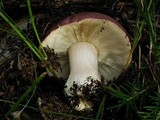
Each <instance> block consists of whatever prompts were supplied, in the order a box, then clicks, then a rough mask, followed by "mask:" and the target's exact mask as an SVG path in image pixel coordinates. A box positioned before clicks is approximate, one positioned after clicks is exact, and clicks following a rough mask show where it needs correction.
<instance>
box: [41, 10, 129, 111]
mask: <svg viewBox="0 0 160 120" xmlns="http://www.w3.org/2000/svg"><path fill="white" fill-rule="evenodd" d="M42 46H43V47H49V48H51V49H54V50H55V52H56V53H57V55H58V57H59V61H60V64H61V67H62V71H61V70H60V71H58V76H60V77H63V78H64V79H67V81H66V85H65V88H64V92H65V94H66V95H67V96H68V97H70V98H74V97H78V102H77V105H76V106H75V109H76V110H78V111H80V110H85V109H91V108H92V104H91V103H90V101H87V99H86V98H87V97H88V96H89V95H91V96H92V95H94V94H97V91H98V89H100V85H101V84H103V85H106V84H107V83H108V81H112V80H114V79H116V78H118V76H119V75H120V74H121V73H122V71H123V70H124V68H125V67H126V65H127V63H128V61H129V54H130V50H131V45H130V41H129V37H128V36H127V33H126V31H125V30H124V28H123V27H122V26H121V25H120V24H119V23H118V22H117V21H116V20H114V19H113V18H111V17H109V16H107V15H104V14H101V13H94V12H84V13H79V14H75V15H72V16H69V17H67V18H65V19H63V20H62V21H60V22H58V23H57V24H56V25H54V27H53V29H52V31H51V32H50V33H49V34H48V35H47V36H46V38H45V39H44V40H43V42H42ZM102 77H103V80H102Z"/></svg>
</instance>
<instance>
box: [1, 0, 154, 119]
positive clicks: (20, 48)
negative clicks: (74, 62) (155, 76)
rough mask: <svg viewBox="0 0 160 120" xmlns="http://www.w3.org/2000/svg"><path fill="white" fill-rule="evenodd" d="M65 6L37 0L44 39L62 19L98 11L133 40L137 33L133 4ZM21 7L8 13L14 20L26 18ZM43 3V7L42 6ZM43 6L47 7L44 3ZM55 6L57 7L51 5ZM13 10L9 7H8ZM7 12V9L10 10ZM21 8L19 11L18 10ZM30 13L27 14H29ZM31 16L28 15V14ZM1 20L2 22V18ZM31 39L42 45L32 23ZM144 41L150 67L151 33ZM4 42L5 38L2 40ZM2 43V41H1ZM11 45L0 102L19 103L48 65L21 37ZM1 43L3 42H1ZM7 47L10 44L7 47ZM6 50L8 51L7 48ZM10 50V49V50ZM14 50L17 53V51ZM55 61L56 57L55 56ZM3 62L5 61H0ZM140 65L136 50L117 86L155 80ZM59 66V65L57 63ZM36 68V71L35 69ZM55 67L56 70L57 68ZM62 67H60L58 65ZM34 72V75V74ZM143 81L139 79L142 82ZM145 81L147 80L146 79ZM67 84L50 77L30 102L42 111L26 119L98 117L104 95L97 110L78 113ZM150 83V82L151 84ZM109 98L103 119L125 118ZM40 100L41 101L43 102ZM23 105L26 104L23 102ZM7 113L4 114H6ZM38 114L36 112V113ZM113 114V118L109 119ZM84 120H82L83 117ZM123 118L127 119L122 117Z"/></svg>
mask: <svg viewBox="0 0 160 120" xmlns="http://www.w3.org/2000/svg"><path fill="white" fill-rule="evenodd" d="M60 1H61V3H60V2H59V3H57V2H56V1H54V2H51V1H48V3H44V2H42V1H39V2H38V1H37V2H36V3H34V2H33V4H32V5H33V6H32V7H33V11H34V12H38V11H39V10H40V9H41V8H43V9H41V10H40V13H38V16H37V17H36V26H37V28H38V32H39V34H40V37H41V38H43V37H44V36H45V35H44V33H45V32H46V30H47V29H49V26H50V25H51V24H53V23H55V22H57V21H58V20H60V19H62V18H64V17H66V16H68V15H70V14H75V13H79V12H84V11H94V12H101V13H106V14H108V15H110V16H111V17H113V18H115V19H117V20H118V21H119V22H120V23H121V24H122V25H123V26H124V27H125V28H126V30H127V31H128V33H129V35H130V36H131V39H132V37H133V34H134V28H135V18H136V17H135V16H136V8H135V5H134V4H133V2H131V1H125V0H123V1H117V0H109V1H107V2H105V1H103V0H101V1H100V0H97V1H96V0H95V1H94V2H93V1H90V0H88V1H86V2H84V1H82V0H76V2H75V1H73V0H71V1H67V2H66V1H65V0H60ZM5 2H6V1H4V6H7V4H8V3H9V0H8V3H7V2H6V3H5ZM18 2H19V3H20V4H16V5H17V6H18V7H17V8H13V7H12V8H11V9H10V10H8V11H7V12H8V13H9V15H10V16H11V17H13V18H14V19H17V18H18V17H19V15H22V14H23V12H22V13H21V12H17V11H21V10H22V11H27V6H26V5H25V3H23V2H20V1H16V3H18ZM10 3H11V4H14V2H10ZM38 3H39V4H38ZM40 3H43V4H40ZM50 3H53V4H50ZM8 8H9V7H8ZM6 9H7V8H6ZM17 9H18V10H17ZM14 10H15V11H16V13H17V14H10V13H13V12H12V11H14ZM25 13H27V12H25ZM26 16H27V14H26ZM0 20H1V19H0ZM3 25H4V26H3V28H7V29H8V27H7V25H6V24H5V23H4V22H3ZM24 31H25V32H26V33H27V35H28V36H29V38H31V39H32V40H33V42H34V43H35V44H36V45H38V43H37V41H36V37H35V35H34V32H33V30H32V29H31V25H30V24H29V23H28V27H27V29H25V30H24ZM144 32H145V33H144V35H145V36H144V35H143V40H141V41H140V43H139V46H141V49H143V51H142V53H141V54H142V56H143V58H142V63H143V64H145V65H146V64H147V63H146V62H147V61H148V60H149V56H147V55H148V52H149V49H148V46H149V44H150V43H149V41H148V32H147V31H144ZM4 34H5V33H4V32H3V31H0V37H1V38H3V37H4ZM6 39H7V41H9V38H6ZM0 40H1V39H0ZM13 41H16V42H18V43H17V44H16V45H14V46H13ZM0 42H2V40H1V41H0ZM9 42H10V43H7V45H8V46H13V48H14V49H11V47H10V48H9V51H11V58H10V57H9V59H8V57H6V56H4V55H5V54H4V51H3V52H2V51H1V50H0V52H1V54H0V55H2V58H3V60H4V61H6V62H4V64H3V66H1V68H0V99H2V100H7V101H13V100H14V101H16V100H17V98H19V97H20V96H21V95H22V94H23V93H24V91H25V90H26V89H27V88H28V86H29V85H31V84H32V82H33V80H34V79H35V73H36V74H37V75H38V74H40V73H41V72H42V71H45V68H44V66H45V65H46V64H47V63H45V64H44V63H41V62H40V61H39V60H37V59H36V58H35V57H34V55H33V54H32V53H31V52H30V50H29V49H28V47H27V46H26V45H25V44H24V43H23V42H20V41H19V38H17V37H15V38H12V40H10V41H9ZM0 44H1V43H0ZM4 46H6V45H4ZM3 50H4V49H3ZM7 51H8V49H7ZM13 51H14V52H13ZM53 58H54V57H53ZM18 60H19V63H21V67H22V68H23V71H21V70H20V69H19V68H18V67H17V66H18V64H17V63H18ZM0 61H1V60H0ZM138 62H139V48H137V49H136V51H135V53H134V58H133V61H132V64H131V68H130V69H129V70H128V71H127V73H126V74H124V75H122V76H120V78H119V79H118V80H117V81H115V82H116V86H117V87H118V88H119V89H121V88H123V86H124V83H125V82H126V81H131V82H132V81H135V82H136V83H137V84H138V82H141V81H137V77H138V76H139V75H140V78H143V77H145V78H148V79H149V78H151V74H149V73H150V70H149V68H145V69H144V72H143V73H146V74H144V75H143V74H142V73H140V72H139V71H135V67H137V65H138ZM54 65H55V66H57V65H58V64H57V63H56V64H54ZM35 66H36V68H35ZM55 66H54V67H55ZM57 67H58V66H57ZM33 71H34V72H33ZM140 78H139V80H140ZM143 79H144V78H143ZM64 84H65V81H63V80H56V79H54V78H50V77H48V76H47V77H46V78H45V79H44V80H43V81H42V83H41V84H40V85H39V86H38V89H37V91H36V93H35V95H34V97H33V98H32V101H31V102H30V104H29V106H32V107H35V108H39V110H40V111H41V112H39V111H38V112H35V111H34V110H30V109H26V110H25V111H23V114H22V116H21V117H22V119H25V118H26V119H27V118H28V119H31V118H32V119H45V118H50V119H54V120H55V119H57V120H59V119H62V120H65V119H78V117H73V116H72V115H77V116H85V117H87V118H94V117H95V114H96V113H97V110H98V107H99V104H100V101H101V98H102V96H100V97H99V98H97V99H96V98H95V99H94V100H93V102H94V101H95V102H94V104H95V106H94V108H93V111H92V112H89V111H88V112H82V113H79V112H75V111H74V110H73V109H72V108H71V107H70V106H69V105H68V104H67V103H68V102H67V101H66V100H65V99H66V98H65V96H64V95H63V88H64ZM148 84H149V83H148ZM106 94H107V95H108V97H107V101H106V105H105V108H104V111H103V116H102V119H113V118H114V119H116V120H119V119H120V118H121V115H122V114H124V111H125V110H124V109H120V110H119V112H118V113H117V111H116V110H114V111H109V110H107V108H108V107H110V106H111V105H115V104H114V103H117V101H116V99H114V98H112V97H113V96H111V95H109V93H106ZM38 98H40V100H42V101H41V102H42V103H43V105H42V104H39V105H37V104H38V103H37V102H38V101H37V100H38ZM40 100H39V101H40ZM22 104H25V102H24V103H22ZM0 108H2V109H1V110H0V118H1V116H3V115H4V114H5V113H6V112H7V111H8V110H9V109H10V104H6V103H2V102H1V103H0ZM44 108H46V109H47V110H51V111H56V113H68V114H70V115H71V116H70V117H67V118H66V116H63V115H59V114H58V116H56V115H55V114H54V113H53V114H49V112H46V111H45V112H43V109H44ZM2 110H3V111H2ZM33 111H34V113H33ZM108 115H109V116H108ZM129 118H130V119H133V120H134V119H136V114H135V113H134V112H131V115H130V116H129ZM80 119H82V118H80ZM122 119H123V118H122Z"/></svg>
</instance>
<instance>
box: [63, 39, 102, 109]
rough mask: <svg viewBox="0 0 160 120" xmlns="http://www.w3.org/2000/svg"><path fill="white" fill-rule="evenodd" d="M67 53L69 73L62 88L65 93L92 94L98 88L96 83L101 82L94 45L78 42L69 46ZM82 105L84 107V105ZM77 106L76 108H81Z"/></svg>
mask: <svg viewBox="0 0 160 120" xmlns="http://www.w3.org/2000/svg"><path fill="white" fill-rule="evenodd" d="M68 55H69V63H70V75H69V78H68V80H67V82H66V88H65V89H64V90H65V93H66V94H67V96H70V97H74V96H80V97H85V95H84V93H86V94H87V95H90V94H94V93H95V92H96V89H97V88H98V84H97V83H99V82H101V80H100V76H99V74H98V60H97V56H98V51H97V49H96V48H95V46H94V45H92V44H91V43H88V42H78V43H75V44H73V45H71V46H70V48H69V49H68ZM85 90H86V91H85ZM81 103H82V101H81V102H80V104H81ZM83 104H86V103H83ZM80 106H81V105H79V107H80ZM82 106H83V108H84V109H85V106H84V105H82ZM77 107H78V106H77ZM79 107H78V109H82V108H79ZM87 108H88V107H87Z"/></svg>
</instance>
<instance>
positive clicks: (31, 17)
mask: <svg viewBox="0 0 160 120" xmlns="http://www.w3.org/2000/svg"><path fill="white" fill-rule="evenodd" d="M27 7H28V12H29V16H30V20H31V24H32V27H33V30H34V33H35V35H36V37H37V40H38V42H39V45H40V48H41V49H42V52H43V58H44V59H45V60H47V54H46V52H45V50H44V49H43V47H42V44H41V40H40V37H39V34H38V32H37V29H36V25H35V22H34V16H33V14H32V9H31V2H30V0H27Z"/></svg>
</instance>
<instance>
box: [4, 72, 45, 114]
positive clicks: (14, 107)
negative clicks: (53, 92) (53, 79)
mask: <svg viewBox="0 0 160 120" xmlns="http://www.w3.org/2000/svg"><path fill="white" fill-rule="evenodd" d="M45 75H46V73H45V72H44V73H42V74H41V75H40V76H39V77H38V78H37V79H36V80H35V81H34V83H33V84H32V85H31V86H30V87H29V88H28V89H27V91H26V92H25V93H24V94H23V95H22V96H21V97H20V98H19V99H18V101H17V102H16V103H15V104H14V105H13V106H12V108H11V109H10V110H9V111H8V112H7V113H6V115H5V116H6V117H7V116H8V115H10V114H11V112H13V111H14V110H16V109H17V108H18V106H19V104H20V103H22V102H23V101H24V100H25V98H26V97H27V96H28V95H29V94H30V93H31V92H32V91H33V90H34V89H35V87H36V86H37V85H38V84H39V83H40V82H41V80H42V79H43V78H44V77H45Z"/></svg>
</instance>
